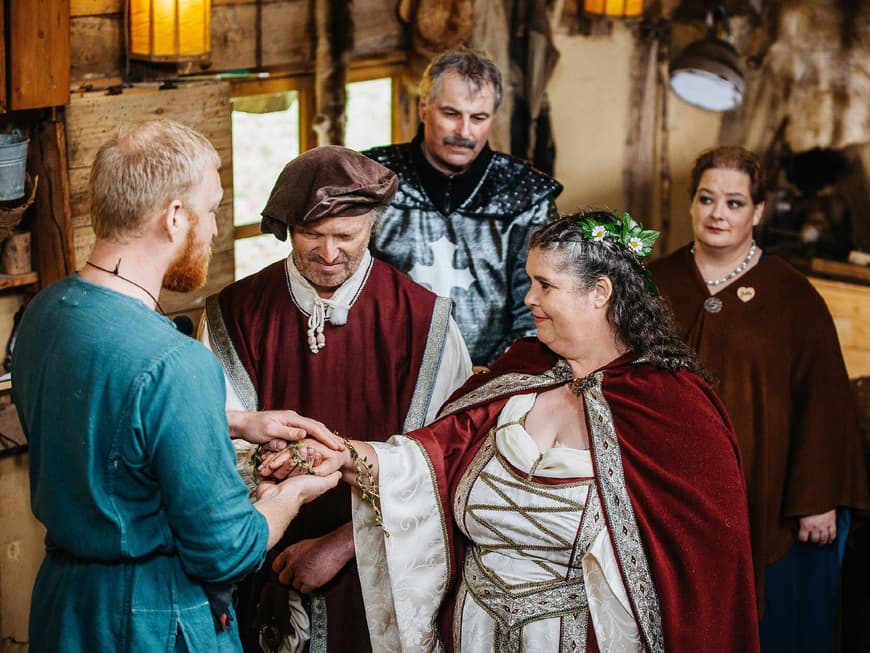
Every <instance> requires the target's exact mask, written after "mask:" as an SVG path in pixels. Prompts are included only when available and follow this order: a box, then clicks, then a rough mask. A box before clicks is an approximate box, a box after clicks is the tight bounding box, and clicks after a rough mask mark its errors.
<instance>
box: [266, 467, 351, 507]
mask: <svg viewBox="0 0 870 653" xmlns="http://www.w3.org/2000/svg"><path fill="white" fill-rule="evenodd" d="M339 480H341V476H340V475H339V474H336V473H335V472H333V473H332V474H324V475H322V476H321V475H314V474H297V475H296V476H291V477H290V478H288V479H285V480H283V481H281V482H280V483H273V482H271V481H263V482H262V483H260V484H259V485H257V501H260V500H262V499H271V498H276V499H282V498H286V497H293V496H295V497H296V498H297V499H298V506H301V505H302V504H303V503H308V502H309V501H312V500H314V499H316V498H317V497H319V496H320V495H321V494H323V493H324V492H326V491H327V490H331V489H332V488H334V487H335V486H336V485H338V481H339ZM255 505H256V504H255ZM297 509H298V508H297Z"/></svg>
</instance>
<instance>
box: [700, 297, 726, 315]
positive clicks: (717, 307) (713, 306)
mask: <svg viewBox="0 0 870 653" xmlns="http://www.w3.org/2000/svg"><path fill="white" fill-rule="evenodd" d="M704 310H705V311H707V312H708V313H718V312H719V311H721V310H722V300H721V299H719V298H718V297H707V299H705V300H704Z"/></svg>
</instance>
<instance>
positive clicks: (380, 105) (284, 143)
mask: <svg viewBox="0 0 870 653" xmlns="http://www.w3.org/2000/svg"><path fill="white" fill-rule="evenodd" d="M400 70H401V65H400V64H396V63H390V64H373V65H358V66H354V67H352V68H351V70H350V71H349V73H348V84H347V108H346V111H345V116H346V124H345V145H346V146H347V147H350V148H353V149H356V150H364V149H366V148H369V147H374V146H376V145H387V144H389V143H391V142H393V141H394V140H395V139H397V138H398V136H399V126H398V125H399V123H398V121H397V119H396V111H395V107H396V106H397V87H398V85H397V79H398V74H399V72H400ZM231 102H232V131H233V225H234V229H233V234H234V240H235V278H236V279H241V278H243V277H246V276H248V275H250V274H253V273H254V272H257V271H258V270H260V269H262V268H263V267H264V266H266V265H268V264H269V263H272V262H274V261H277V260H280V259H282V258H284V257H286V256H287V253H288V251H289V243H286V242H281V241H279V240H277V239H276V238H275V237H274V236H272V235H270V234H266V235H264V234H261V233H260V211H261V210H262V209H263V207H264V206H265V204H266V200H267V199H268V197H269V193H270V191H271V190H272V186H273V185H274V183H275V179H277V177H278V174H279V173H280V172H281V169H282V168H283V167H284V165H286V163H287V162H288V161H290V160H291V159H293V158H294V157H296V156H298V155H299V153H301V152H304V151H305V150H307V149H310V148H312V147H314V146H315V145H316V144H317V141H316V135H315V133H314V130H313V128H312V121H313V118H314V114H315V106H314V75H313V74H301V75H286V76H278V75H275V76H271V77H269V78H265V79H245V80H238V81H234V82H233V90H232V99H231Z"/></svg>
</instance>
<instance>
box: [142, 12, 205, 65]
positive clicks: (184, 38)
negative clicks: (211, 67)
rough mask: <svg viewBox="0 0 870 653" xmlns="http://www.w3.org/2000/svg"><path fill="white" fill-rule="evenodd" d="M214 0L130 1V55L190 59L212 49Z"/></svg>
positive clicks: (176, 59)
mask: <svg viewBox="0 0 870 653" xmlns="http://www.w3.org/2000/svg"><path fill="white" fill-rule="evenodd" d="M210 23H211V0H130V57H131V58H133V59H145V60H146V61H190V60H194V59H200V58H201V57H204V56H206V55H208V54H209V52H210V51H211V24H210Z"/></svg>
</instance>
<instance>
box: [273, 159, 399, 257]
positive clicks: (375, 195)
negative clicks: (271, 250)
mask: <svg viewBox="0 0 870 653" xmlns="http://www.w3.org/2000/svg"><path fill="white" fill-rule="evenodd" d="M398 185H399V178H398V177H397V176H396V173H395V172H393V171H392V170H390V169H389V168H386V167H384V166H382V165H381V164H380V163H378V162H376V161H373V160H372V159H370V158H368V157H367V156H365V155H363V154H360V153H359V152H356V151H354V150H351V149H348V148H346V147H339V146H338V145H324V146H322V147H315V148H314V149H313V150H308V151H307V152H303V153H302V154H300V155H299V156H298V157H296V158H295V159H293V160H292V161H291V162H290V163H288V164H287V165H286V166H284V169H283V170H282V171H281V174H280V175H278V180H277V181H276V182H275V186H274V188H272V194H271V195H270V196H269V201H268V202H266V208H264V209H263V213H262V216H263V220H262V221H261V222H260V231H262V232H263V233H271V234H275V237H276V238H278V240H287V227H288V226H292V225H296V224H307V223H309V222H315V221H317V220H322V219H323V218H343V217H353V216H357V215H363V214H364V213H368V212H369V211H371V210H372V209H377V208H382V207H385V206H388V205H389V204H390V202H391V201H392V200H393V196H394V195H395V194H396V188H397V187H398Z"/></svg>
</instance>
